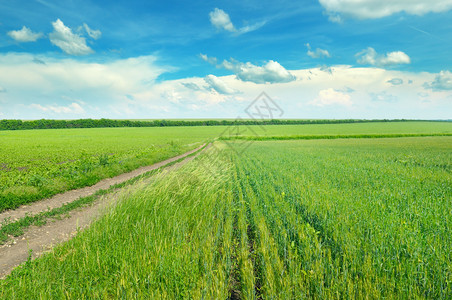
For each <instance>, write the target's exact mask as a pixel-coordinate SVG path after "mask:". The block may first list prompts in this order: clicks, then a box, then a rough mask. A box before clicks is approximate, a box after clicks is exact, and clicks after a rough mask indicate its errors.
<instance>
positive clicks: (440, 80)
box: [424, 71, 452, 91]
mask: <svg viewBox="0 0 452 300" xmlns="http://www.w3.org/2000/svg"><path fill="white" fill-rule="evenodd" d="M424 88H426V89H431V90H432V91H449V90H452V73H451V72H449V71H441V72H439V74H437V75H436V76H435V80H433V81H432V82H425V83H424Z"/></svg>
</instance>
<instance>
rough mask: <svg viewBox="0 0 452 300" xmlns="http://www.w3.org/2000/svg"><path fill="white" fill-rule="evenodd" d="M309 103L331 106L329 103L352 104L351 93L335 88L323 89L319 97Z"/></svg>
mask: <svg viewBox="0 0 452 300" xmlns="http://www.w3.org/2000/svg"><path fill="white" fill-rule="evenodd" d="M309 104H311V105H314V106H329V105H343V106H351V105H352V104H353V103H352V101H351V97H350V95H348V94H346V93H343V92H340V91H337V90H334V89H332V88H329V89H326V90H321V91H320V92H319V95H318V96H317V98H315V99H314V100H313V101H311V102H310V103H309Z"/></svg>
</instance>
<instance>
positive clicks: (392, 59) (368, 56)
mask: <svg viewBox="0 0 452 300" xmlns="http://www.w3.org/2000/svg"><path fill="white" fill-rule="evenodd" d="M355 56H356V58H357V60H356V61H357V62H358V63H359V64H362V65H372V66H379V67H385V66H393V65H400V64H409V63H411V59H410V57H409V56H408V55H406V54H405V53H404V52H402V51H394V52H388V53H386V55H380V54H378V53H377V51H375V49H374V48H372V47H369V48H367V49H364V50H363V51H361V52H359V53H357V54H356V55H355Z"/></svg>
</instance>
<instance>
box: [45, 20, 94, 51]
mask: <svg viewBox="0 0 452 300" xmlns="http://www.w3.org/2000/svg"><path fill="white" fill-rule="evenodd" d="M52 25H53V32H52V33H50V34H49V39H50V42H51V43H52V44H54V45H55V46H57V47H59V48H60V49H61V50H63V51H64V52H66V53H67V54H70V55H87V54H91V53H93V52H94V51H93V50H92V49H91V48H90V47H88V46H87V45H86V40H85V38H84V37H82V36H80V35H78V34H74V33H72V30H71V29H70V28H69V27H67V26H65V25H64V23H63V22H62V21H61V20H60V19H58V20H56V21H55V22H52Z"/></svg>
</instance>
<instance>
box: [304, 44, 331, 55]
mask: <svg viewBox="0 0 452 300" xmlns="http://www.w3.org/2000/svg"><path fill="white" fill-rule="evenodd" d="M306 47H307V48H308V52H307V54H308V55H309V56H310V57H312V58H321V57H331V55H330V53H329V52H328V50H325V49H320V48H317V49H315V51H312V50H311V45H310V44H309V43H307V44H306Z"/></svg>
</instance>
